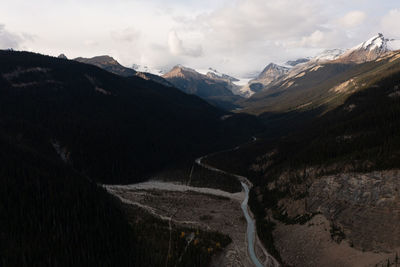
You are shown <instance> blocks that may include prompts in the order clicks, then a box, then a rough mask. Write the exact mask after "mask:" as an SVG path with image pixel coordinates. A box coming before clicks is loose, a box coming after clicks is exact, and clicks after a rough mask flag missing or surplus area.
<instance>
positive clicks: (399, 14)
mask: <svg viewBox="0 0 400 267" xmlns="http://www.w3.org/2000/svg"><path fill="white" fill-rule="evenodd" d="M381 24H382V29H383V31H384V33H385V35H387V36H388V37H395V38H400V27H399V25H400V9H392V10H390V11H389V13H388V14H387V15H386V16H384V17H383V19H382V23H381Z"/></svg>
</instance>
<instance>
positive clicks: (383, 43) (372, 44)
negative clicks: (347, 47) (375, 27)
mask: <svg viewBox="0 0 400 267" xmlns="http://www.w3.org/2000/svg"><path fill="white" fill-rule="evenodd" d="M388 41H389V40H388V39H385V37H384V36H383V34H382V33H378V35H376V36H374V37H372V38H371V39H369V40H367V41H365V42H363V43H361V44H359V45H357V46H356V47H354V48H353V49H351V50H359V49H364V50H368V51H372V50H375V49H379V50H387V42H388Z"/></svg>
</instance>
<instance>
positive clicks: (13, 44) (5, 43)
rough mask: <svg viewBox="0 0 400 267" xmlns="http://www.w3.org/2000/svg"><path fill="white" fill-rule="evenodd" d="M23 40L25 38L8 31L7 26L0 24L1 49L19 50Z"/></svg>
mask: <svg viewBox="0 0 400 267" xmlns="http://www.w3.org/2000/svg"><path fill="white" fill-rule="evenodd" d="M23 39H24V38H23V37H21V36H19V35H17V34H14V33H11V32H9V31H7V30H6V28H5V25H3V24H0V49H8V48H13V49H17V48H19V47H20V45H21V43H22V41H23Z"/></svg>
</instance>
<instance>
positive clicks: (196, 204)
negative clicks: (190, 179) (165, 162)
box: [105, 181, 268, 266]
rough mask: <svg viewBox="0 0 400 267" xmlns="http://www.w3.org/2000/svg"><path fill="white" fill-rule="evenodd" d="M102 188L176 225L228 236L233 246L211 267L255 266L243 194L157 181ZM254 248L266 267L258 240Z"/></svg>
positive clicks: (265, 254) (264, 255)
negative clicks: (249, 240) (244, 210)
mask: <svg viewBox="0 0 400 267" xmlns="http://www.w3.org/2000/svg"><path fill="white" fill-rule="evenodd" d="M105 187H106V189H107V190H108V192H110V193H111V194H113V195H115V196H117V197H118V198H120V199H121V201H123V202H125V203H127V204H131V205H135V206H138V207H141V208H143V209H145V210H147V211H148V212H149V213H151V214H153V215H154V216H158V217H159V218H161V219H164V220H170V221H171V222H172V223H174V224H176V225H180V226H186V227H187V226H190V227H193V228H200V229H202V230H207V231H218V232H221V233H223V234H226V235H229V236H230V237H231V239H232V243H231V244H230V245H229V246H228V247H227V248H226V249H225V250H224V251H223V253H221V254H219V255H216V256H215V257H214V259H213V262H212V264H211V265H212V266H254V265H253V263H252V261H251V259H250V257H249V253H248V244H247V240H246V228H247V223H246V219H245V218H244V216H243V212H242V210H241V207H240V204H241V202H242V201H243V199H244V197H245V193H244V192H240V193H233V194H232V193H228V192H224V191H221V190H216V189H209V188H198V187H190V186H186V185H182V184H173V183H165V182H158V181H151V182H145V183H140V184H133V185H108V186H105ZM255 247H256V254H257V256H258V258H259V259H260V260H261V261H262V262H263V263H264V265H265V266H268V265H267V262H266V261H267V257H268V256H267V255H268V254H267V252H266V251H265V250H264V249H263V247H262V246H261V245H260V242H259V241H258V240H257V241H256V244H255Z"/></svg>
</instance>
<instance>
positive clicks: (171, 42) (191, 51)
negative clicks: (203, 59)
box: [168, 30, 203, 57]
mask: <svg viewBox="0 0 400 267" xmlns="http://www.w3.org/2000/svg"><path fill="white" fill-rule="evenodd" d="M168 47H169V51H170V52H171V54H172V55H175V56H189V57H199V56H201V55H202V54H203V49H202V47H201V46H196V47H186V46H184V45H183V41H182V40H181V39H180V38H179V36H178V34H177V32H176V31H174V30H172V31H170V32H169V34H168Z"/></svg>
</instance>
